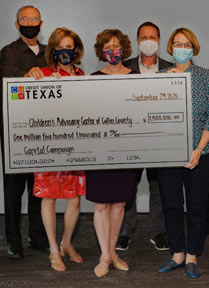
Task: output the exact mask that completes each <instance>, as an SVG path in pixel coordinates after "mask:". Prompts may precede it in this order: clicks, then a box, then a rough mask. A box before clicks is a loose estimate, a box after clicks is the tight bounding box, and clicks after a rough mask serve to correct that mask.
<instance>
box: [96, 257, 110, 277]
mask: <svg viewBox="0 0 209 288" xmlns="http://www.w3.org/2000/svg"><path fill="white" fill-rule="evenodd" d="M109 265H110V259H108V258H105V257H100V259H99V264H97V266H96V267H95V268H94V273H95V274H96V276H97V277H103V276H105V275H106V274H107V273H108V272H109Z"/></svg>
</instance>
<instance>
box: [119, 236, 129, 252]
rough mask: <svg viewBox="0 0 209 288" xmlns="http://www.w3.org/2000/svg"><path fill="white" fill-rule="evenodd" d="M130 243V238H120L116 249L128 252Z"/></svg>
mask: <svg viewBox="0 0 209 288" xmlns="http://www.w3.org/2000/svg"><path fill="white" fill-rule="evenodd" d="M130 242H131V239H130V238H129V237H128V236H119V238H118V242H117V244H116V247H115V249H116V250H127V249H128V247H129V244H130Z"/></svg>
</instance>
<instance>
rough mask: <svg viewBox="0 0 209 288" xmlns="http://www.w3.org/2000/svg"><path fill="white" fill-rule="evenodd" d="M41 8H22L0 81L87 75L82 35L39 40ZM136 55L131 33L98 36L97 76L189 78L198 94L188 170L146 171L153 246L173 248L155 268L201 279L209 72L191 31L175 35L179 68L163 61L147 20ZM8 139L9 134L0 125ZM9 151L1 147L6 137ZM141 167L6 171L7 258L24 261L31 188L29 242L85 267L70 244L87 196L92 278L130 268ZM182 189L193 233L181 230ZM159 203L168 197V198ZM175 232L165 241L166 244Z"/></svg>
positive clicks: (58, 265)
mask: <svg viewBox="0 0 209 288" xmlns="http://www.w3.org/2000/svg"><path fill="white" fill-rule="evenodd" d="M42 24H43V21H42V20H41V15H40V12H39V10H38V9H37V8H35V7H33V6H24V7H21V8H20V9H19V10H18V12H17V19H16V22H15V26H16V28H17V29H18V30H19V33H20V38H19V39H18V40H17V41H14V42H12V43H11V44H9V45H7V46H5V47H4V48H3V49H2V50H1V76H3V77H34V78H35V79H41V78H43V77H46V76H55V77H57V78H58V79H59V78H61V77H64V76H79V75H84V71H83V70H82V69H80V68H78V67H77V66H76V65H78V64H80V61H81V58H82V57H83V55H84V47H83V43H82V40H81V39H80V37H79V35H78V34H77V33H75V32H73V31H71V30H69V29H68V28H64V27H62V28H57V29H55V30H54V31H53V32H52V34H51V36H50V37H49V40H48V45H47V46H45V45H42V44H40V43H39V42H38V33H39V32H40V29H41V27H42ZM137 44H138V47H139V51H140V53H139V55H138V56H137V57H135V58H132V59H129V60H127V58H129V57H130V56H131V52H132V49H131V43H130V40H129V37H128V36H127V35H124V34H123V33H122V32H121V31H120V30H118V29H106V30H104V31H103V32H101V33H99V34H98V35H97V37H96V43H95V45H94V48H95V53H96V56H97V57H98V59H99V60H100V61H104V62H106V63H107V65H106V66H105V67H104V68H103V69H102V70H100V71H97V72H94V73H92V75H104V76H105V75H115V74H137V73H156V72H160V71H163V72H168V73H178V72H181V73H182V72H190V74H191V79H192V81H191V83H192V84H191V85H192V87H191V91H192V121H193V128H192V131H193V132H192V133H193V134H192V135H193V153H192V155H191V158H190V161H189V163H188V164H187V165H186V166H185V167H175V168H173V167H171V168H152V169H151V168H149V169H146V174H147V179H148V182H149V189H150V225H149V226H150V227H149V228H150V229H149V230H150V241H151V243H152V244H154V246H155V248H156V249H159V250H167V249H169V247H170V250H171V258H170V259H169V260H168V261H167V262H166V263H164V264H163V265H161V266H160V267H159V268H158V272H161V273H162V272H170V271H172V270H173V269H176V268H178V267H182V266H185V267H186V272H187V275H188V276H189V277H190V278H198V277H199V276H200V271H199V266H198V263H197V256H198V255H200V254H201V253H202V251H203V247H204V239H205V231H206V218H207V203H208V192H209V144H208V143H209V70H207V69H204V68H201V67H198V66H196V65H195V64H194V63H193V60H192V57H193V56H196V55H198V53H199V51H200V47H199V43H198V40H197V38H196V36H195V35H194V33H193V32H192V31H191V30H189V29H187V28H179V29H176V30H175V31H174V32H173V33H172V34H171V36H170V38H169V41H168V44H167V52H168V53H169V54H170V55H171V56H173V59H174V64H172V63H170V62H168V61H165V60H164V59H161V58H160V57H159V56H158V55H157V51H158V48H159V45H160V30H159V28H158V27H157V26H156V25H155V24H153V23H152V22H145V23H143V24H142V25H140V26H139V28H138V30H137ZM1 139H3V129H2V127H1ZM2 146H3V141H2ZM142 172H143V169H141V168H140V169H117V170H99V171H74V172H72V171H63V172H62V171H59V172H56V171H54V172H38V173H35V174H32V173H30V174H29V173H26V174H5V173H4V201H5V227H6V228H5V229H6V240H7V244H8V257H9V258H11V259H21V258H23V248H22V247H23V245H22V239H21V232H20V216H21V198H22V195H23V192H24V189H25V184H26V183H27V188H28V217H29V237H28V241H27V246H28V247H31V248H34V249H38V250H40V251H42V252H45V253H49V260H50V263H51V267H52V268H53V269H54V270H56V271H65V270H66V266H65V264H64V262H63V260H62V257H63V256H65V254H67V255H68V256H69V258H70V261H73V262H76V263H81V262H83V259H82V257H81V256H80V255H79V254H78V253H77V252H76V251H75V249H74V247H73V245H72V234H73V231H74V228H75V226H76V222H77V220H78V217H79V212H80V196H82V195H83V196H84V195H86V199H88V200H89V201H92V202H94V226H95V230H96V234H97V238H98V242H99V245H100V248H101V257H100V260H99V263H98V264H97V265H96V267H95V269H94V272H95V274H96V276H98V277H102V276H105V275H106V274H107V273H108V270H109V265H110V264H113V265H114V267H115V268H116V269H119V270H125V271H127V270H129V267H128V264H127V263H126V262H125V261H124V260H123V259H121V258H120V257H119V255H118V254H117V253H116V250H125V249H128V245H129V243H130V241H131V236H132V233H133V231H134V230H135V227H136V193H137V185H138V183H139V182H140V180H141V176H142ZM183 186H184V187H185V196H186V205H187V229H186V230H187V235H186V236H185V227H184V196H183ZM60 198H63V199H66V209H65V213H64V233H63V236H62V240H61V243H60V245H58V243H57V240H56V212H55V201H56V199H60ZM161 198H162V201H161ZM167 235H168V239H167Z"/></svg>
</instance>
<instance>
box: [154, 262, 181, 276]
mask: <svg viewBox="0 0 209 288" xmlns="http://www.w3.org/2000/svg"><path fill="white" fill-rule="evenodd" d="M184 265H185V261H183V262H182V263H181V264H178V263H176V261H174V260H173V259H170V260H168V261H167V262H166V263H164V264H163V265H161V266H160V267H159V268H158V270H157V271H158V272H161V273H164V272H170V271H172V270H173V269H176V268H179V267H183V266H184Z"/></svg>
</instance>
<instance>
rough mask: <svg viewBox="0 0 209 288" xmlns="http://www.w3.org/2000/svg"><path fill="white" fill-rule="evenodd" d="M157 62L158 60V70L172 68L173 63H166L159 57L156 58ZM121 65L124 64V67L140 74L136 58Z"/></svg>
mask: <svg viewBox="0 0 209 288" xmlns="http://www.w3.org/2000/svg"><path fill="white" fill-rule="evenodd" d="M158 60H159V70H163V69H168V68H169V67H171V66H173V63H171V62H168V61H166V60H164V59H162V58H160V57H159V56H158ZM123 64H124V66H126V67H128V68H130V69H132V70H134V71H136V72H138V73H140V71H139V62H138V56H137V57H135V58H131V59H129V60H126V61H124V62H123Z"/></svg>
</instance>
